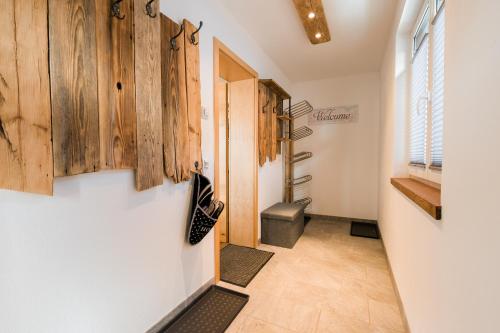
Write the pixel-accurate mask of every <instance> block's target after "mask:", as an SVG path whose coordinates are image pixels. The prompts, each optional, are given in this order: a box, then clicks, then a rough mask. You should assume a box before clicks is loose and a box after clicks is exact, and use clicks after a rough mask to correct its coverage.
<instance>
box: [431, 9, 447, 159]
mask: <svg viewBox="0 0 500 333" xmlns="http://www.w3.org/2000/svg"><path fill="white" fill-rule="evenodd" d="M433 25H434V26H433V30H432V103H431V104H432V109H431V113H432V133H431V167H436V168H441V167H442V166H443V109H444V103H443V99H444V26H445V13H444V8H443V10H442V11H441V12H440V13H439V14H438V16H437V17H436V18H435V20H434V23H433Z"/></svg>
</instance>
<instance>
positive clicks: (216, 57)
mask: <svg viewBox="0 0 500 333" xmlns="http://www.w3.org/2000/svg"><path fill="white" fill-rule="evenodd" d="M221 55H223V57H224V58H225V59H229V60H230V61H231V63H232V65H234V66H232V68H229V69H228V68H225V69H223V68H221V66H220V58H221V57H220V56H221ZM213 61H214V63H213V91H214V104H213V105H214V108H213V110H214V193H215V196H216V197H217V196H218V194H219V171H220V167H219V126H218V123H219V104H218V101H219V96H218V90H217V83H218V80H219V77H221V74H224V75H225V76H226V77H224V79H225V80H226V81H228V82H231V81H238V80H242V79H254V81H255V94H254V95H255V96H254V100H255V102H254V108H255V112H254V114H255V120H254V152H255V156H256V158H255V165H254V179H255V182H254V198H253V200H254V221H253V246H254V247H257V241H258V228H259V226H258V221H259V219H258V204H259V201H258V195H259V193H258V191H259V188H258V184H259V178H258V177H259V175H258V164H259V158H258V154H259V151H258V127H259V126H258V125H259V124H258V117H257V114H258V113H257V112H258V82H259V75H258V73H257V72H256V71H255V70H254V69H253V68H252V67H250V66H249V65H248V64H247V63H246V62H245V61H243V60H242V59H241V58H240V57H239V56H238V55H236V54H235V53H234V52H233V51H231V50H230V49H229V48H228V47H227V46H226V45H224V43H222V42H221V41H220V40H219V39H217V38H216V37H214V38H213ZM221 70H224V73H222V72H221ZM228 195H229V193H228ZM214 257H215V258H214V261H215V263H214V267H215V282H216V283H217V282H219V281H220V227H219V222H217V223H216V224H215V227H214Z"/></svg>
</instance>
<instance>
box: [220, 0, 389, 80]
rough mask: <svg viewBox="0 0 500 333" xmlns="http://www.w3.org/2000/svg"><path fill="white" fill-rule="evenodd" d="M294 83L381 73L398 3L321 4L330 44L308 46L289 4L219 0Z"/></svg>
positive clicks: (346, 0)
mask: <svg viewBox="0 0 500 333" xmlns="http://www.w3.org/2000/svg"><path fill="white" fill-rule="evenodd" d="M219 1H220V2H221V4H222V5H223V6H224V7H225V8H226V9H227V10H228V11H229V12H230V13H231V14H232V15H233V16H234V17H235V19H236V20H237V21H238V22H239V23H240V24H241V25H242V26H243V27H244V28H245V29H246V30H247V31H248V32H249V33H250V35H252V36H253V38H255V39H256V40H257V42H258V43H259V44H260V45H261V46H262V48H263V49H264V50H265V51H266V52H267V54H269V56H270V57H271V58H272V59H273V60H274V61H275V62H276V64H277V65H278V66H280V68H281V69H282V71H283V72H284V73H285V75H287V76H288V77H289V79H290V80H292V81H294V82H299V81H308V80H317V79H323V78H329V77H335V76H342V75H350V74H357V73H364V72H373V71H378V70H379V69H380V65H381V61H382V57H383V55H384V51H385V46H386V42H387V39H388V36H389V32H390V28H391V27H392V23H393V18H394V14H395V9H396V7H397V3H398V0H323V7H324V9H325V14H326V17H327V20H328V24H329V27H330V33H331V36H332V41H331V42H329V43H325V44H319V45H312V44H311V43H310V42H309V40H308V39H307V36H306V33H305V31H304V28H303V26H302V23H301V21H300V19H299V17H298V14H297V12H296V11H295V7H294V5H293V1H292V0H249V1H245V0H219Z"/></svg>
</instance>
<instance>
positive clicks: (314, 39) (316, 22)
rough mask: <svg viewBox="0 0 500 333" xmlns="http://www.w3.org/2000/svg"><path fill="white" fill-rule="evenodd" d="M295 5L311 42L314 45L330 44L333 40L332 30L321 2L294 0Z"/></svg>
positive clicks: (319, 0)
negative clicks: (331, 36)
mask: <svg viewBox="0 0 500 333" xmlns="http://www.w3.org/2000/svg"><path fill="white" fill-rule="evenodd" d="M293 3H294V5H295V8H296V9H297V13H298V14H299V17H300V20H301V21H302V25H303V26H304V29H305V30H306V34H307V37H308V38H309V41H310V42H311V43H312V44H321V43H326V42H329V41H330V40H331V38H330V29H329V28H328V22H327V21H326V16H325V11H324V9H323V3H322V2H321V0H293ZM311 13H314V15H313V14H311ZM313 16H314V17H313Z"/></svg>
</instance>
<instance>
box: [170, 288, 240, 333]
mask: <svg viewBox="0 0 500 333" xmlns="http://www.w3.org/2000/svg"><path fill="white" fill-rule="evenodd" d="M248 298H249V296H248V295H245V294H241V293H238V292H236V291H233V290H229V289H226V288H222V287H219V286H212V287H210V288H209V289H208V290H207V291H206V292H205V293H203V294H202V295H201V296H200V297H199V298H198V299H197V300H196V301H194V302H193V303H192V304H191V305H190V306H189V307H188V308H186V309H185V310H184V311H183V312H181V313H180V314H179V315H178V316H177V317H176V318H174V319H173V320H172V321H171V322H170V323H169V324H168V325H167V327H165V328H164V329H163V330H161V331H160V333H174V332H175V333H223V332H224V331H225V330H226V329H227V328H228V327H229V325H231V323H232V322H233V320H234V318H236V316H237V315H238V313H240V311H241V309H243V307H244V306H245V304H247V302H248Z"/></svg>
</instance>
